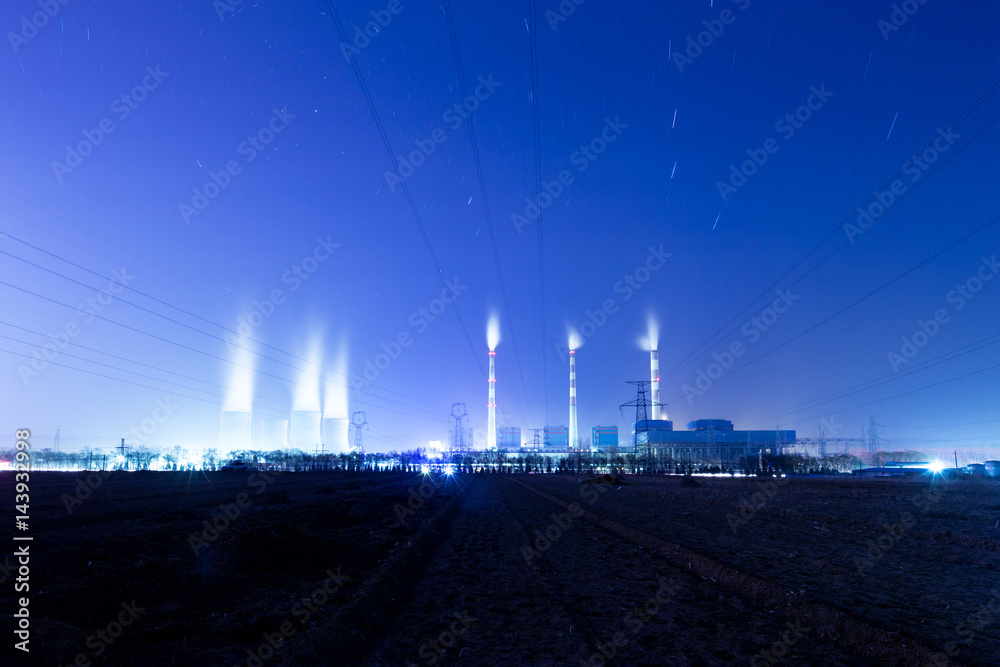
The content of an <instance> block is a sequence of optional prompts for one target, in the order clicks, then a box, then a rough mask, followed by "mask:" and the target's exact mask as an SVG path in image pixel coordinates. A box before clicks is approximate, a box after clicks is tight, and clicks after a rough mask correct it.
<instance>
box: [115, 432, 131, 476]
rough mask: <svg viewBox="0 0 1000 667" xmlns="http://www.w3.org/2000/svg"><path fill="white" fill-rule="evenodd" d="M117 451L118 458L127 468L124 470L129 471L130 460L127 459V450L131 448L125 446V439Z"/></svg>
mask: <svg viewBox="0 0 1000 667" xmlns="http://www.w3.org/2000/svg"><path fill="white" fill-rule="evenodd" d="M115 449H117V450H118V456H120V457H121V459H122V464H123V465H124V466H125V468H124V469H125V470H128V459H127V458H125V450H126V449H131V447H129V446H128V445H126V444H125V438H122V444H120V445H118V447H116V448H115Z"/></svg>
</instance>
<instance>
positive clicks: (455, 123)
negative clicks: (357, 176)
mask: <svg viewBox="0 0 1000 667" xmlns="http://www.w3.org/2000/svg"><path fill="white" fill-rule="evenodd" d="M478 81H479V85H477V86H476V87H475V88H474V89H473V91H472V94H471V95H469V96H468V97H466V98H465V99H464V100H462V101H461V102H456V103H455V104H454V105H452V107H451V108H450V109H448V110H447V111H445V112H444V113H443V114H442V115H441V120H442V121H443V122H444V123H445V124H446V125H447V126H448V127H450V128H451V129H452V130H457V129H458V128H460V127H462V124H463V123H464V122H465V121H466V120H468V119H469V117H470V116H471V115H472V113H473V112H475V111H476V110H477V109H479V105H480V104H481V103H483V102H485V101H486V100H488V99H490V96H491V95H492V94H493V92H494V91H495V90H496V89H497V88H499V87H500V86H502V85H503V81H494V80H493V75H492V74H490V75H489V76H488V77H486V78H483V77H482V76H480V77H479V79H478ZM446 141H448V133H447V132H445V131H444V128H442V127H435V128H434V129H433V130H431V133H430V135H429V136H428V137H427V138H426V139H414V141H413V144H414V145H415V146H416V148H415V149H414V150H412V151H410V153H409V154H408V155H406V156H403V155H397V156H396V170H395V171H386V172H385V173H384V174H383V176H384V177H385V182H386V185H388V186H389V190H390V191H391V192H395V191H396V186H398V185H399V184H400V183H402V182H403V181H405V180H406V179H407V178H409V177H410V176H413V174H414V173H416V171H417V169H418V168H419V167H421V166H423V164H424V163H425V162H427V159H428V158H429V157H430V156H432V155H434V153H436V152H437V149H438V146H440V145H441V144H443V143H445V142H446Z"/></svg>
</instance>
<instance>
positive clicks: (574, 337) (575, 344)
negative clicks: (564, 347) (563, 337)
mask: <svg viewBox="0 0 1000 667" xmlns="http://www.w3.org/2000/svg"><path fill="white" fill-rule="evenodd" d="M567 338H568V339H569V342H568V345H569V349H570V352H572V351H573V350H576V349H578V348H580V347H581V346H582V345H583V336H581V335H580V332H579V331H577V330H576V329H574V328H573V327H570V328H569V330H568V332H567Z"/></svg>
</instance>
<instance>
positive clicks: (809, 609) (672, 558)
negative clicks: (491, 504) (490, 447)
mask: <svg viewBox="0 0 1000 667" xmlns="http://www.w3.org/2000/svg"><path fill="white" fill-rule="evenodd" d="M510 479H511V481H512V482H514V483H515V484H518V485H520V486H522V487H523V488H525V489H527V490H528V491H530V492H531V493H534V494H535V495H537V496H538V497H540V498H543V499H545V500H547V501H549V502H550V503H553V504H555V505H557V506H559V507H562V508H563V509H568V508H569V505H570V503H569V502H567V501H565V500H562V499H560V498H557V497H555V496H552V495H550V494H548V493H546V492H544V491H542V490H540V489H537V488H535V487H534V486H531V485H530V484H527V483H525V482H522V481H520V480H517V479H514V478H510ZM582 518H585V519H587V520H588V521H589V522H591V523H593V524H595V525H597V526H599V527H601V528H603V529H604V530H606V531H608V532H610V533H612V534H614V535H617V536H618V537H620V538H622V539H623V540H626V541H628V542H631V543H633V544H636V545H639V546H641V547H643V548H645V549H648V550H649V551H651V552H653V553H656V554H658V555H660V556H661V557H663V558H665V559H666V560H667V561H669V562H670V563H672V564H674V565H675V566H677V567H680V568H681V569H686V570H688V571H689V572H692V573H694V574H698V575H700V576H702V577H705V578H707V579H709V580H711V581H713V582H716V583H717V584H718V585H720V586H722V587H723V588H725V589H727V590H730V591H733V592H735V593H737V594H738V595H740V596H741V597H743V598H744V599H746V600H748V601H750V602H752V603H755V604H759V605H763V606H766V607H768V608H771V609H775V610H778V611H780V613H782V614H783V615H784V616H785V617H787V618H789V619H793V620H796V621H799V622H801V623H804V624H807V625H809V626H811V627H813V628H815V629H816V632H817V634H818V635H819V636H820V637H825V638H830V639H833V640H836V641H838V642H841V643H843V644H846V645H847V646H850V647H852V649H854V650H855V651H856V652H857V653H858V655H860V656H868V657H871V656H875V657H877V658H878V659H880V660H882V661H885V662H888V663H890V664H927V663H928V661H929V660H930V658H931V655H932V652H931V651H930V650H929V649H927V648H926V647H924V646H922V645H920V644H917V643H916V642H914V641H910V640H907V639H905V638H901V637H899V636H897V634H896V633H891V632H888V631H885V630H882V629H880V628H876V627H874V626H871V625H869V624H868V623H866V622H864V621H861V620H859V619H856V618H854V617H852V616H849V615H848V614H846V613H845V612H843V611H840V610H838V609H835V608H832V607H829V606H827V605H824V604H821V603H816V602H806V601H804V600H801V599H800V598H798V597H797V596H796V594H795V593H794V592H793V591H790V590H788V589H786V588H784V587H783V586H780V585H778V584H775V583H772V582H768V581H766V580H764V579H761V578H759V577H756V576H753V575H749V574H746V573H743V572H740V571H739V570H737V569H735V568H733V567H731V566H728V565H725V564H724V563H721V562H719V561H717V560H714V559H712V558H709V557H707V556H703V555H701V554H698V553H696V552H694V551H691V550H690V549H687V548H685V547H682V546H680V545H678V544H675V543H672V542H668V541H666V540H662V539H659V538H657V537H653V536H652V535H649V534H648V533H645V532H642V531H640V530H637V529H636V528H633V527H632V526H629V525H627V524H624V523H621V522H619V521H615V520H612V519H608V518H606V517H602V516H599V515H598V514H596V513H594V512H591V511H589V510H586V509H584V510H583V514H582Z"/></svg>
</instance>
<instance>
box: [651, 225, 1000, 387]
mask: <svg viewBox="0 0 1000 667" xmlns="http://www.w3.org/2000/svg"><path fill="white" fill-rule="evenodd" d="M998 221H1000V215H998V216H995V217H993V218H991V219H989V220H987V221H986V222H985V223H983V224H982V225H980V226H978V227H976V228H975V229H973V230H972V231H970V232H968V233H966V234H965V235H964V236H962V237H961V238H959V239H958V240H956V241H954V242H952V243H950V244H948V245H946V246H945V247H944V248H942V249H941V250H939V251H937V252H936V253H934V254H933V255H931V256H930V257H927V258H926V259H924V260H922V261H920V262H918V263H917V264H915V265H913V266H911V267H910V268H909V269H907V270H906V271H903V272H902V273H900V274H898V275H897V276H896V277H895V278H892V279H890V280H887V281H886V282H884V283H882V284H881V285H879V286H878V287H876V288H875V289H873V290H871V291H870V292H868V293H867V294H865V295H863V296H861V297H859V298H857V299H855V300H854V301H852V302H851V303H849V304H847V305H846V306H844V307H843V308H841V309H840V310H837V311H836V312H834V313H833V314H832V315H829V316H827V317H825V318H823V319H822V320H820V321H819V322H817V323H816V324H813V325H812V326H811V327H809V328H807V329H803V330H802V331H800V332H799V333H797V334H795V335H794V336H792V337H791V338H789V339H787V340H785V341H784V342H782V343H780V344H778V345H777V346H775V347H773V348H771V349H770V350H768V351H767V352H764V353H763V354H761V355H760V356H758V357H755V358H753V359H751V360H750V361H748V362H746V363H745V364H743V365H742V366H740V367H738V368H734V369H733V370H731V371H729V372H728V373H726V374H725V375H722V376H720V377H719V378H718V379H716V380H715V382H718V381H719V380H722V379H723V378H727V377H730V376H732V375H733V374H734V373H737V372H739V371H741V370H743V369H744V368H747V367H748V366H750V365H752V364H755V363H757V362H758V361H760V360H761V359H763V358H764V357H767V356H769V355H771V354H772V353H774V352H777V351H778V350H780V349H781V348H783V347H785V346H786V345H788V344H790V343H792V342H794V341H796V340H798V339H799V338H801V337H802V336H805V335H806V334H807V333H809V332H811V331H813V330H815V329H817V328H819V327H821V326H822V325H824V324H826V323H827V322H829V321H831V320H833V319H834V318H836V317H838V316H839V315H842V314H843V313H845V312H847V311H848V310H850V309H851V308H854V307H855V306H857V305H858V304H860V303H862V302H863V301H866V300H867V299H869V298H871V297H872V296H874V295H876V294H878V293H879V292H881V291H882V290H884V289H885V288H887V287H889V286H891V285H893V284H894V283H896V282H898V281H900V280H902V279H903V278H904V277H906V276H908V275H909V274H911V273H913V272H914V271H916V270H917V269H919V268H921V267H923V266H924V265H925V264H928V263H930V262H932V261H933V260H935V259H937V258H938V257H940V256H941V255H943V254H944V253H946V252H948V251H949V250H951V249H953V248H955V247H956V246H958V245H960V244H962V243H964V242H965V241H967V240H968V239H970V238H971V237H973V236H975V235H976V234H978V233H979V232H981V231H983V230H984V229H986V228H988V227H990V226H991V225H994V224H996V222H998ZM681 398H684V395H683V394H682V395H681V396H678V397H675V398H674V399H673V400H672V401H668V402H673V401H674V400H679V399H681Z"/></svg>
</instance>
